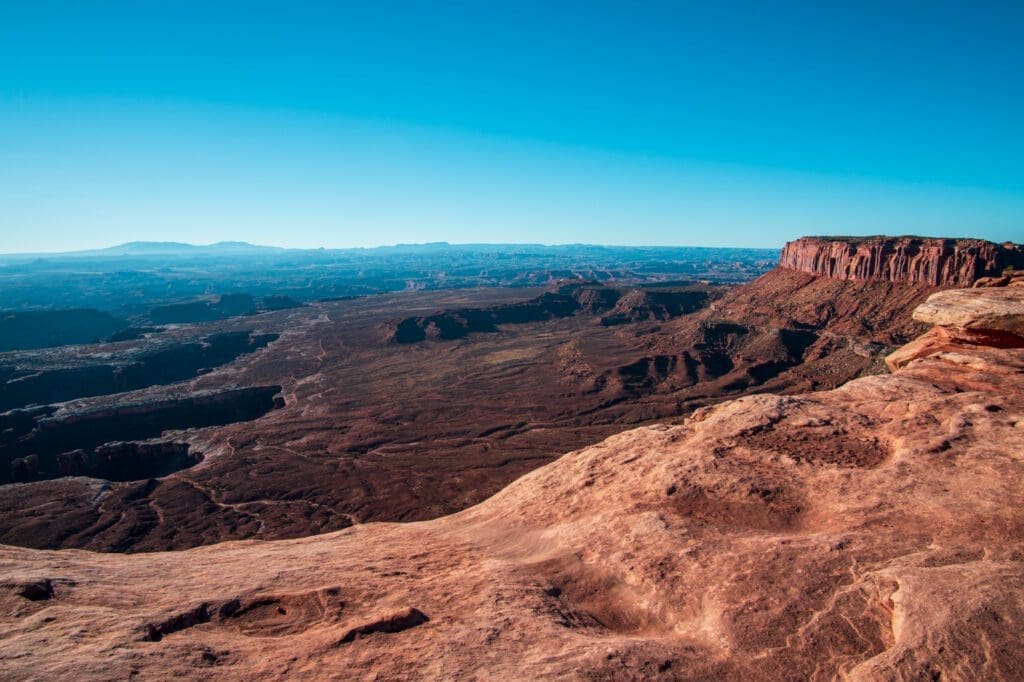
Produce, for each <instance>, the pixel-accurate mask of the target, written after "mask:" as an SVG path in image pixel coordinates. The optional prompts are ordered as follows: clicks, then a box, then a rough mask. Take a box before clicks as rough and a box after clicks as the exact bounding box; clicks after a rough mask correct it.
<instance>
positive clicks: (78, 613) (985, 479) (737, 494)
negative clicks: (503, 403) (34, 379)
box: [0, 292, 1024, 679]
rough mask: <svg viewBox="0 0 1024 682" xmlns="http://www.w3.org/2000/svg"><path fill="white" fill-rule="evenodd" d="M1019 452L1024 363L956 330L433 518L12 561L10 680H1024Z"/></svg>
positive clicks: (708, 411)
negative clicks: (852, 371)
mask: <svg viewBox="0 0 1024 682" xmlns="http://www.w3.org/2000/svg"><path fill="white" fill-rule="evenodd" d="M983 295H984V294H982V296H983ZM943 296H945V297H943ZM1003 296H1006V295H1005V294H1003ZM1000 300H1003V301H1004V302H1005V299H1003V298H1001V299H1000ZM943 302H946V304H948V305H950V306H953V305H956V297H955V296H948V295H940V296H939V297H936V298H933V299H932V303H933V304H936V305H937V304H939V303H943ZM946 312H947V313H948V314H950V315H955V314H956V311H952V310H947V311H946ZM1022 317H1024V292H1020V293H1019V294H1017V296H1016V297H1015V298H1014V300H1013V303H1012V305H1011V306H1010V307H1009V308H1008V309H1006V310H1005V312H1004V313H1003V321H1004V322H1007V321H1012V320H1013V319H1016V320H1019V319H1021V318H1022ZM1022 441H1024V349H1021V348H1006V347H1003V348H996V347H992V346H987V345H984V344H982V343H977V342H974V341H972V342H964V343H958V342H957V341H956V339H955V338H954V337H952V336H951V340H949V342H948V343H947V344H946V345H945V346H944V347H943V348H942V349H941V350H938V351H936V352H933V353H926V354H922V355H919V356H918V357H915V358H914V359H912V360H909V361H908V362H906V363H905V364H904V365H903V366H902V367H901V368H900V369H898V370H897V371H895V372H894V373H893V374H892V375H883V376H870V377H865V378H861V379H858V380H855V381H852V382H850V383H848V384H846V385H844V386H842V387H840V388H838V389H835V390H832V391H827V392H820V393H814V394H804V395H791V396H779V395H770V394H762V395H753V396H746V397H743V398H740V399H737V400H733V401H731V402H727V403H723V404H720V405H718V406H715V407H709V408H705V409H702V410H700V411H698V412H696V413H695V414H694V415H692V416H691V417H690V418H689V419H687V420H686V422H685V423H683V424H681V425H679V426H675V427H667V426H654V427H644V428H640V429H635V430H632V431H627V432H624V433H621V434H619V435H616V436H613V437H611V438H609V439H607V440H605V441H603V442H601V443H598V444H596V445H593V446H590V447H587V448H585V449H583V450H579V451H576V452H572V453H569V454H567V455H565V456H563V457H562V458H561V459H559V460H557V461H556V462H554V463H552V464H549V465H547V466H545V467H543V468H540V469H537V470H536V471H533V472H531V473H529V474H527V475H525V476H523V477H522V478H520V479H519V480H517V481H516V482H515V483H513V484H511V485H509V486H508V487H507V488H505V489H504V490H503V491H501V492H500V493H498V494H497V495H495V496H494V497H492V498H490V499H489V500H487V501H485V502H483V503H481V504H479V505H477V506H475V507H472V508H470V509H467V510H465V511H463V512H460V513H458V514H454V515H451V516H447V517H444V518H440V519H436V520H433V521H426V522H420V523H410V524H390V523H380V524H366V525H361V526H355V527H352V528H349V529H346V530H342V531H338V532H335V533H330V534H327V535H321V536H316V537H310V538H304V539H297V540H282V541H274V542H259V541H242V542H231V543H224V544H220V545H215V546H210V547H201V548H197V549H193V550H188V551H182V552H168V553H153V554H136V555H127V556H124V555H109V554H94V553H89V552H84V551H77V550H70V551H59V552H57V551H40V550H29V549H22V548H14V547H4V548H2V549H0V585H2V589H0V613H2V617H0V670H2V672H3V674H4V676H5V677H7V678H13V679H28V678H37V677H45V678H58V677H74V678H77V679H82V678H111V677H114V678H125V677H130V676H132V675H134V674H137V675H141V676H142V677H146V678H163V677H169V676H171V675H174V674H192V675H204V676H207V675H208V676H212V677H225V678H246V679H253V678H268V677H276V676H283V675H287V676H290V677H334V678H345V679H349V678H373V677H379V678H383V679H406V678H418V677H424V676H425V677H433V678H439V677H468V678H495V677H503V678H537V677H540V676H547V675H562V676H567V677H575V678H612V677H614V678H616V679H623V678H627V679H628V678H652V677H658V676H662V677H665V678H682V679H695V678H707V677H732V678H766V677H768V678H788V679H797V678H798V679H805V678H806V679H829V678H833V677H835V676H848V677H849V678H853V679H893V678H899V679H919V678H921V679H947V678H948V679H1021V678H1022V677H1024V634H1022V629H1021V624H1022V623H1024V510H1022V508H1021V501H1022V500H1024V448H1022V447H1021V443H1022Z"/></svg>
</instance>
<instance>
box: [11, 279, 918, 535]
mask: <svg viewBox="0 0 1024 682" xmlns="http://www.w3.org/2000/svg"><path fill="white" fill-rule="evenodd" d="M937 290H938V287H933V286H930V285H927V284H924V283H907V282H894V281H886V280H876V279H872V280H865V281H849V280H845V279H840V278H833V277H827V276H822V275H820V274H818V273H814V272H803V271H799V270H796V269H793V268H786V267H779V268H776V269H774V270H771V271H770V272H768V273H766V274H764V275H762V276H761V277H759V278H758V279H756V280H754V281H752V282H750V283H747V284H742V285H730V284H727V283H709V282H701V281H693V280H689V281H687V280H675V281H665V282H640V283H625V282H623V283H618V282H604V283H601V282H595V281H592V280H587V279H581V278H575V279H564V278H559V279H552V280H551V281H549V282H548V284H547V285H546V286H544V287H491V288H486V287H481V288H475V289H452V290H435V291H429V290H422V291H413V292H403V293H396V294H383V295H376V296H364V297H354V298H351V297H348V298H342V299H340V300H330V301H315V302H310V303H307V304H305V305H303V306H301V307H288V308H284V309H280V310H269V311H267V312H264V313H261V314H258V315H246V316H241V317H234V318H228V319H218V320H210V321H207V322H202V323H195V324H185V325H173V326H171V327H168V328H166V329H161V330H159V331H156V332H145V333H141V334H139V335H138V336H137V337H134V338H127V339H124V340H118V341H110V342H106V343H101V344H93V345H85V346H65V347H61V348H54V349H43V350H35V351H19V352H13V353H8V354H5V355H4V356H2V358H0V366H2V367H5V368H6V369H4V370H3V371H4V372H5V373H6V376H7V377H8V379H7V381H6V382H5V383H3V384H0V400H2V401H5V402H4V404H5V405H6V406H7V407H8V408H13V409H12V410H10V411H9V412H7V413H6V414H5V415H2V419H5V420H7V422H9V424H8V426H6V427H5V428H4V429H0V431H2V432H3V433H2V434H0V456H2V462H0V464H3V466H4V467H5V471H4V472H3V480H4V481H6V482H9V484H8V485H0V541H2V542H5V543H8V544H14V545H21V546H27V547H34V548H40V549H45V548H49V549H55V548H80V549H90V550H96V551H106V552H142V551H160V550H181V549H188V548H191V547H196V546H199V545H205V544H212V543H218V542H223V541H228V540H243V539H260V540H277V539H284V538H296V537H301V536H305V535H310V534H314V533H322V532H329V531H335V530H339V529H342V528H347V527H349V526H352V525H358V524H364V523H368V522H376V521H406V522H408V521H420V520H427V519H432V518H437V517H440V516H445V515H448V514H452V513H455V512H458V511H460V510H462V509H465V508H467V507H469V506H472V505H474V504H476V503H479V502H481V501H482V500H484V499H486V498H488V497H490V496H491V495H493V494H495V493H497V492H498V491H499V490H501V489H502V488H503V487H505V486H506V485H508V484H509V483H511V482H512V481H514V480H516V479H517V478H519V477H520V476H522V475H523V474H525V473H527V472H529V471H531V470H533V469H536V468H537V467H540V466H542V465H544V464H546V463H548V462H551V461H553V460H554V459H556V458H557V457H559V456H560V455H562V454H563V453H564V452H566V451H569V450H572V449H575V448H579V447H582V446H585V445H589V444H593V443H596V442H599V441H601V440H603V439H604V438H607V437H609V436H611V435H613V434H615V433H618V432H621V431H623V430H625V429H628V428H633V427H637V426H642V425H649V424H658V423H668V424H673V423H678V422H680V421H681V420H684V419H685V418H687V416H688V415H690V414H691V413H692V412H693V411H694V410H697V409H700V408H702V407H706V406H709V405H712V404H715V403H717V402H721V401H722V400H725V399H728V398H734V397H739V396H743V395H749V394H754V393H758V392H764V391H772V392H775V393H779V394H792V393H798V392H806V391H813V390H827V389H830V388H835V387H838V386H840V385H842V384H843V383H845V382H847V381H849V380H850V379H853V378H857V377H861V376H866V375H872V374H880V373H884V372H885V371H887V370H886V367H885V364H884V357H885V355H886V354H888V353H890V352H891V351H893V350H895V348H897V347H899V346H901V345H903V344H905V343H907V342H909V341H910V340H911V339H913V338H915V337H916V336H918V335H920V334H922V333H923V332H924V331H925V330H926V329H927V325H926V324H925V323H922V322H918V321H915V320H913V319H912V317H911V315H910V312H911V311H912V310H913V309H914V308H915V307H916V306H917V305H919V304H920V303H922V302H923V301H924V300H925V298H927V296H928V295H929V294H931V293H934V292H935V291H937ZM129 379H131V381H129ZM201 396H207V397H205V398H202V399H201V400H200V399H197V397H201ZM246 396H249V397H246ZM246 400H248V401H249V402H248V403H245V401H246ZM34 403H35V404H34ZM143 414H145V415H147V416H145V418H144V419H143V418H142V417H136V416H133V417H132V418H131V419H130V420H128V419H123V418H122V416H126V415H143ZM119 423H120V424H126V425H131V424H138V427H137V428H136V427H135V426H132V428H124V429H120V430H119V429H118V428H117V425H118V424H119ZM91 425H97V426H100V427H102V428H96V429H94V428H92V426H91ZM85 434H88V437H86V435H85ZM111 448H113V450H112V449H111ZM110 452H119V453H135V455H134V456H137V457H138V458H139V460H140V461H139V462H137V463H135V464H132V465H129V463H128V462H127V460H126V458H125V456H118V457H115V458H111V457H108V456H106V455H105V454H104V453H110ZM133 477H137V478H133Z"/></svg>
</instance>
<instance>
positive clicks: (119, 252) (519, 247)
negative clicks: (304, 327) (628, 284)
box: [0, 241, 778, 263]
mask: <svg viewBox="0 0 1024 682" xmlns="http://www.w3.org/2000/svg"><path fill="white" fill-rule="evenodd" d="M581 249H585V250H587V251H595V250H596V251H604V250H629V251H635V252H647V253H659V252H662V253H664V252H668V251H679V250H687V251H707V252H719V253H724V252H729V251H743V252H755V251H763V252H765V253H778V250H777V249H745V248H733V247H690V246H611V245H598V244H552V245H545V244H450V243H448V242H427V243H423V244H394V245H390V246H375V247H350V248H331V249H328V248H324V247H320V248H284V247H280V246H263V245H259V244H250V243H249V242H241V241H224V242H216V243H213V244H187V243H184V242H150V241H134V242H127V243H125V244H119V245H117V246H110V247H106V248H102V249H87V250H82V251H53V252H45V253H7V254H4V253H0V263H24V262H25V261H31V260H39V259H43V260H49V261H61V260H66V259H78V258H101V259H105V258H119V257H126V258H135V259H139V258H142V259H150V258H161V257H171V258H195V257H198V258H213V257H237V256H272V255H275V254H309V255H311V256H313V255H315V254H345V255H354V256H358V255H360V254H366V255H413V254H441V253H445V252H449V251H457V252H470V253H508V252H517V253H521V252H530V253H534V252H537V253H559V252H575V251H579V250H581Z"/></svg>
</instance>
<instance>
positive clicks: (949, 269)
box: [779, 237, 1024, 288]
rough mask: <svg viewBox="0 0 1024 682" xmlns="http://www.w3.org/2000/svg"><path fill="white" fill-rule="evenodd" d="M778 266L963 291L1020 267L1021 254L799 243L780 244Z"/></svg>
mask: <svg viewBox="0 0 1024 682" xmlns="http://www.w3.org/2000/svg"><path fill="white" fill-rule="evenodd" d="M779 265H781V266H782V267H784V268H791V269H793V270H800V271H802V272H806V273H809V274H812V275H821V276H825V277H830V278H833V279H842V280H855V281H865V280H883V281H889V282H905V283H918V284H927V285H930V286H936V287H947V288H948V287H969V286H971V285H972V284H974V282H975V281H977V280H978V279H979V278H982V277H992V276H1001V275H1002V273H1003V271H1004V270H1005V269H1007V268H1021V267H1024V248H1022V247H1021V245H1019V244H1011V243H1005V244H994V243H992V242H987V241H984V240H980V239H927V238H921V237H803V238H801V239H797V240H795V241H791V242H789V243H787V244H786V246H785V247H784V248H783V249H782V256H781V258H780V260H779Z"/></svg>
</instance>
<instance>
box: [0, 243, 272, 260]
mask: <svg viewBox="0 0 1024 682" xmlns="http://www.w3.org/2000/svg"><path fill="white" fill-rule="evenodd" d="M279 251H285V249H283V248H281V247H278V246H260V245H257V244H250V243H248V242H216V243H215V244H205V245H199V244H185V243H184V242H142V241H139V242H127V243H125V244H118V245H117V246H109V247H107V248H103V249H87V250H83V251H56V252H47V253H12V254H0V255H3V256H4V257H5V258H52V257H55V256H57V257H60V258H76V257H81V258H96V257H100V258H102V257H106V256H195V255H201V254H210V255H250V254H258V253H275V252H279Z"/></svg>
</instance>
